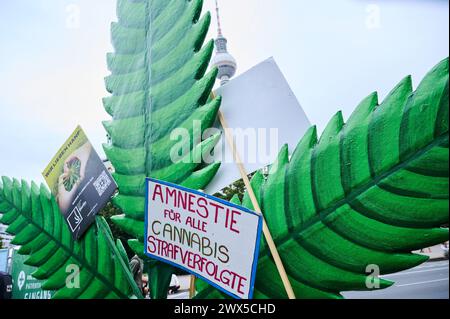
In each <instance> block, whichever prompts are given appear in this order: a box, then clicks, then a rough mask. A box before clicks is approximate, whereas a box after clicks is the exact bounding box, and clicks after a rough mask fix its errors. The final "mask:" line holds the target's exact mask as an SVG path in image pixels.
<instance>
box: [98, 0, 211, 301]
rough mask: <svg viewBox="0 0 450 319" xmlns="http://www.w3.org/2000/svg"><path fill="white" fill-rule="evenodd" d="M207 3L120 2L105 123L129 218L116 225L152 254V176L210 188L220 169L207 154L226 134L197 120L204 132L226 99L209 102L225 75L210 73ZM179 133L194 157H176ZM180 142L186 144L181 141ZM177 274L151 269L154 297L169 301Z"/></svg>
mask: <svg viewBox="0 0 450 319" xmlns="http://www.w3.org/2000/svg"><path fill="white" fill-rule="evenodd" d="M202 4H203V3H202V0H191V1H187V0H171V1H167V0H151V1H150V0H140V1H131V0H119V1H118V5H117V16H118V22H117V23H113V24H112V27H111V31H112V42H113V46H114V49H115V53H112V54H109V55H108V66H109V69H110V70H111V73H112V74H111V76H109V77H108V78H107V79H106V87H107V89H108V91H109V92H110V93H112V96H110V97H108V98H105V99H104V106H105V109H106V111H107V112H108V113H109V114H110V115H111V116H112V121H108V122H105V123H104V126H105V129H106V130H107V132H108V134H109V136H110V137H111V141H112V143H111V144H109V145H105V146H104V149H105V152H106V154H107V156H108V158H109V159H110V160H111V162H112V164H113V165H114V167H115V169H116V173H115V174H114V177H115V180H116V181H117V183H118V185H119V190H120V195H119V196H118V197H117V198H116V199H115V201H114V203H115V204H116V205H117V206H119V207H120V208H121V209H122V210H123V212H124V213H125V215H124V216H119V217H115V218H114V219H113V220H114V222H115V223H116V224H117V225H118V226H119V227H121V228H122V229H123V230H124V231H126V232H128V233H129V234H131V235H132V236H134V237H135V238H136V239H137V240H133V241H130V242H129V244H130V246H131V247H132V248H133V249H134V251H135V252H136V253H137V254H139V255H141V256H142V254H143V251H144V246H143V241H144V208H145V205H144V202H145V201H144V181H145V177H154V178H157V179H160V180H164V181H168V182H174V183H178V184H181V185H184V186H187V187H190V188H196V189H202V188H204V187H205V186H206V185H207V184H208V183H209V182H210V181H211V179H212V178H213V177H214V176H215V174H216V172H217V170H218V168H219V165H220V164H218V163H216V164H211V165H209V166H204V165H202V164H201V163H202V161H201V159H202V155H203V154H204V153H207V152H209V151H210V150H211V148H212V147H213V146H215V144H216V143H217V142H218V140H219V138H220V136H213V137H211V138H209V139H206V140H204V141H201V140H195V139H194V131H195V128H194V127H195V124H196V122H200V123H201V127H202V130H205V129H207V128H209V127H211V126H212V125H213V123H214V121H215V119H216V115H217V112H218V109H219V105H220V98H216V99H214V100H212V101H209V96H210V94H211V89H212V87H213V85H214V82H215V78H216V75H217V71H216V70H213V71H211V72H210V73H209V74H207V75H205V72H206V70H207V68H208V65H209V61H210V58H211V55H212V52H213V49H214V43H213V41H210V42H208V43H207V44H206V45H205V46H204V47H203V48H202V45H203V42H204V39H205V37H206V34H207V32H208V28H209V24H210V15H209V14H206V15H205V16H204V17H203V18H201V19H199V17H200V14H201V10H202ZM175 128H184V129H186V131H187V132H189V134H190V137H191V138H190V141H187V142H186V144H187V145H186V146H187V149H189V150H190V153H189V154H185V157H184V158H183V159H182V160H179V161H175V162H174V161H172V160H171V150H172V148H173V146H174V145H175V144H178V143H179V142H178V141H173V140H171V139H170V134H171V132H172V130H173V129H175ZM178 145H179V144H178ZM172 271H173V269H172V268H171V267H168V266H161V265H160V266H158V267H156V268H155V269H153V271H152V272H151V275H152V278H151V283H152V289H151V291H152V294H153V297H166V296H167V287H168V285H169V282H170V277H171V275H172Z"/></svg>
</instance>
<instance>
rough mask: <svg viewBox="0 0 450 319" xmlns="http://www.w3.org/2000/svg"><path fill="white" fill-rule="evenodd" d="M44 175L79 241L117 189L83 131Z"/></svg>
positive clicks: (58, 154)
mask: <svg viewBox="0 0 450 319" xmlns="http://www.w3.org/2000/svg"><path fill="white" fill-rule="evenodd" d="M42 174H43V176H44V178H45V180H46V182H47V184H48V186H49V187H50V189H51V191H52V194H53V195H54V196H55V198H56V202H57V204H58V207H59V209H60V211H61V214H63V216H64V219H65V220H66V222H67V225H68V227H69V229H70V232H71V233H72V236H73V238H74V239H76V240H77V239H79V238H80V237H81V236H82V235H83V234H84V233H85V232H86V230H87V229H88V228H89V226H90V225H91V224H92V223H93V222H94V219H95V216H96V215H97V213H98V212H99V211H100V210H101V209H102V208H103V207H104V206H105V205H106V203H108V201H109V200H110V199H111V196H112V195H113V194H114V192H115V191H116V189H117V185H116V183H115V182H114V180H113V178H112V176H111V174H110V173H109V171H108V169H107V168H106V167H105V165H104V164H103V161H102V160H101V159H100V157H99V156H98V154H97V152H96V151H95V150H94V148H93V147H92V145H91V143H90V142H89V140H88V138H87V137H86V134H85V133H84V132H83V130H82V129H81V127H77V128H76V130H75V132H74V133H73V134H72V135H71V137H70V138H69V139H68V140H67V141H66V143H64V145H63V146H62V147H61V149H60V150H59V151H58V153H57V155H56V156H55V157H54V158H53V159H52V161H51V162H50V164H49V165H48V166H47V168H46V169H45V171H44V172H43V173H42Z"/></svg>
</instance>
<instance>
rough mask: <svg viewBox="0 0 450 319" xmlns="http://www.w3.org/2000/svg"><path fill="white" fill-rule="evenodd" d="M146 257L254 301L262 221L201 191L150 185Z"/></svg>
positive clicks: (155, 181) (154, 183)
mask: <svg viewBox="0 0 450 319" xmlns="http://www.w3.org/2000/svg"><path fill="white" fill-rule="evenodd" d="M146 186H147V190H146V199H147V202H146V214H145V232H146V233H145V238H146V244H145V253H146V255H147V256H149V257H151V258H154V259H157V260H160V261H163V262H166V263H168V264H171V265H172V266H175V267H178V268H181V269H184V270H185V271H187V272H189V273H191V274H194V275H196V276H197V277H199V278H202V279H203V280H205V281H207V282H208V283H210V284H211V285H213V286H214V287H216V288H218V289H220V290H221V291H223V292H225V293H227V294H228V295H230V296H232V297H234V298H237V299H251V298H252V297H253V288H254V283H255V274H256V266H257V263H258V252H259V243H260V238H261V230H262V218H261V216H259V215H258V214H256V213H254V212H252V211H250V210H248V209H246V208H243V207H239V206H236V205H234V204H231V203H229V202H226V201H223V200H221V199H218V198H215V197H213V196H210V195H207V194H204V193H200V192H198V191H194V190H190V189H186V188H184V187H181V186H178V185H174V184H171V183H166V182H161V181H157V180H154V179H147V181H146Z"/></svg>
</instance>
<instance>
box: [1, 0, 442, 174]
mask: <svg viewBox="0 0 450 319" xmlns="http://www.w3.org/2000/svg"><path fill="white" fill-rule="evenodd" d="M205 4H206V7H207V8H208V9H212V8H213V0H205ZM221 7H222V20H223V21H222V24H223V29H224V33H225V35H226V36H227V37H228V39H229V42H230V44H229V49H230V52H231V53H232V54H233V55H234V56H235V57H236V59H237V60H238V63H239V73H242V72H244V71H246V70H248V69H249V68H250V67H252V66H254V65H255V64H257V63H258V62H261V61H262V60H264V59H266V58H268V57H270V56H274V57H275V59H276V61H277V62H278V64H279V65H280V68H281V70H282V71H283V72H284V74H285V76H286V78H287V80H288V82H289V83H290V85H291V87H292V89H293V91H294V93H295V94H296V95H297V98H298V100H299V101H300V103H301V105H302V106H303V108H304V110H305V112H306V114H307V115H308V117H309V119H310V121H311V122H312V123H315V124H317V125H318V127H319V129H323V127H324V126H325V125H326V123H327V122H328V120H329V119H330V117H331V116H332V115H333V114H334V113H336V111H337V110H339V109H342V110H343V111H344V115H345V117H346V118H347V117H348V116H349V115H350V113H351V112H352V111H353V109H354V108H355V106H356V105H357V104H358V102H359V101H360V100H361V99H363V98H364V97H365V96H367V95H368V94H369V93H371V92H373V91H378V92H379V93H380V96H381V97H384V96H385V95H386V94H387V93H388V92H389V91H390V89H391V88H393V87H394V86H395V85H396V83H397V82H398V81H399V80H401V79H402V78H403V77H404V76H405V75H407V74H412V75H413V77H414V81H415V84H416V85H417V83H418V82H419V81H420V79H422V77H423V76H424V75H425V73H426V72H427V71H428V70H429V69H430V68H431V67H432V66H434V65H435V64H436V63H438V62H439V61H440V60H441V59H443V58H445V57H447V56H448V47H449V42H448V38H449V34H448V32H449V31H448V24H449V16H448V10H449V8H448V1H440V0H434V1H432V0H410V1H407V0H399V1H394V0H389V1H388V0H384V1H376V0H372V1H364V0H276V1H275V0H221ZM115 19H116V18H115V0H95V1H92V0H71V1H68V0H58V1H55V0H2V1H0V88H1V92H0V175H7V176H11V177H18V178H25V179H27V180H30V179H34V180H37V181H42V180H43V179H42V177H41V176H40V173H41V171H42V170H43V169H44V168H45V166H46V165H47V163H48V162H49V160H50V159H51V158H52V157H53V155H54V154H55V152H56V151H57V149H58V148H59V147H60V146H61V144H62V143H63V142H64V140H65V139H66V138H67V137H68V136H69V135H70V134H71V132H72V131H73V130H74V129H75V127H76V126H77V125H78V124H81V125H82V127H83V128H84V129H85V130H86V132H87V134H88V136H89V137H90V139H91V140H92V142H93V144H94V146H95V148H96V149H97V150H98V151H99V153H100V154H103V151H102V149H101V143H102V142H104V140H105V133H104V130H103V127H102V125H101V121H102V120H105V119H108V115H107V114H106V113H105V112H104V111H103V107H102V103H101V98H102V97H104V96H107V93H106V91H105V89H104V82H103V78H104V77H105V76H107V75H108V71H107V68H106V63H105V54H106V53H107V52H109V51H111V50H112V48H111V45H110V35H109V26H110V23H111V22H112V21H115ZM214 22H215V20H214ZM214 34H215V27H214V28H213V29H212V30H211V34H210V37H213V36H214ZM274 107H276V106H274Z"/></svg>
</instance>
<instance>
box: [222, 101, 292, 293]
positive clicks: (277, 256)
mask: <svg viewBox="0 0 450 319" xmlns="http://www.w3.org/2000/svg"><path fill="white" fill-rule="evenodd" d="M213 96H214V93H213ZM219 121H220V124H221V125H222V128H223V130H224V132H225V138H226V140H227V142H228V145H229V146H230V148H231V150H232V152H233V158H234V161H235V163H236V165H237V167H238V168H239V172H240V174H241V177H242V179H243V180H244V184H245V187H246V188H247V191H248V195H249V196H250V199H251V201H252V204H253V208H254V210H255V212H257V213H258V214H260V215H261V216H262V218H263V233H264V237H265V238H266V241H267V245H268V246H269V249H270V253H271V254H272V257H273V259H274V261H275V265H276V266H277V270H278V273H279V274H280V277H281V280H282V282H283V285H284V289H285V290H286V293H287V295H288V297H289V299H296V297H295V293H294V289H292V285H291V282H290V281H289V277H288V275H287V273H286V269H285V268H284V265H283V261H282V260H281V257H280V254H279V253H278V250H277V246H276V245H275V242H274V241H273V238H272V235H271V233H270V230H269V228H268V227H267V223H266V220H265V219H264V216H263V214H262V210H261V207H260V206H259V203H258V200H257V199H256V195H255V192H254V190H253V187H252V186H251V184H250V180H249V178H248V174H247V172H246V171H245V167H244V164H243V163H242V160H241V158H240V155H239V153H238V151H237V149H236V143H235V141H234V137H233V136H232V134H231V133H230V128H229V127H228V124H227V122H226V120H225V117H224V115H223V113H222V112H221V111H219Z"/></svg>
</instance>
